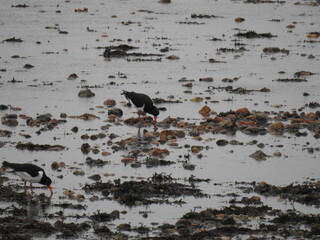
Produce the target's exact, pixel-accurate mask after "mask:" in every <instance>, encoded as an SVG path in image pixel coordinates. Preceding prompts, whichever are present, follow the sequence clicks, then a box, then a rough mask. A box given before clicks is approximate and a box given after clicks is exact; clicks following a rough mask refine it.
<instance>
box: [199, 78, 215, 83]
mask: <svg viewBox="0 0 320 240" xmlns="http://www.w3.org/2000/svg"><path fill="white" fill-rule="evenodd" d="M199 81H200V82H213V78H212V77H205V78H199Z"/></svg>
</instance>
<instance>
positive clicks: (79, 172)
mask: <svg viewBox="0 0 320 240" xmlns="http://www.w3.org/2000/svg"><path fill="white" fill-rule="evenodd" d="M73 174H74V175H76V176H84V175H85V172H84V171H82V170H76V171H74V172H73Z"/></svg>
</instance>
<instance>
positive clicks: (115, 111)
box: [108, 108, 123, 117]
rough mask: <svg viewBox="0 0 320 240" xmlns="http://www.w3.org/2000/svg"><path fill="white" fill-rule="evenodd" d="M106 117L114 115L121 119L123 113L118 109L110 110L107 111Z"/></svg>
mask: <svg viewBox="0 0 320 240" xmlns="http://www.w3.org/2000/svg"><path fill="white" fill-rule="evenodd" d="M108 115H109V116H110V115H115V116H117V117H122V115H123V111H122V110H121V109H120V108H112V109H109V110H108Z"/></svg>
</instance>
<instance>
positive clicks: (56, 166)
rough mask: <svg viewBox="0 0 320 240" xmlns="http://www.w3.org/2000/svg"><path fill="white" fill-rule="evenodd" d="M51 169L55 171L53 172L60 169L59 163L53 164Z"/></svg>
mask: <svg viewBox="0 0 320 240" xmlns="http://www.w3.org/2000/svg"><path fill="white" fill-rule="evenodd" d="M51 169H53V170H57V169H59V163H58V162H53V163H51Z"/></svg>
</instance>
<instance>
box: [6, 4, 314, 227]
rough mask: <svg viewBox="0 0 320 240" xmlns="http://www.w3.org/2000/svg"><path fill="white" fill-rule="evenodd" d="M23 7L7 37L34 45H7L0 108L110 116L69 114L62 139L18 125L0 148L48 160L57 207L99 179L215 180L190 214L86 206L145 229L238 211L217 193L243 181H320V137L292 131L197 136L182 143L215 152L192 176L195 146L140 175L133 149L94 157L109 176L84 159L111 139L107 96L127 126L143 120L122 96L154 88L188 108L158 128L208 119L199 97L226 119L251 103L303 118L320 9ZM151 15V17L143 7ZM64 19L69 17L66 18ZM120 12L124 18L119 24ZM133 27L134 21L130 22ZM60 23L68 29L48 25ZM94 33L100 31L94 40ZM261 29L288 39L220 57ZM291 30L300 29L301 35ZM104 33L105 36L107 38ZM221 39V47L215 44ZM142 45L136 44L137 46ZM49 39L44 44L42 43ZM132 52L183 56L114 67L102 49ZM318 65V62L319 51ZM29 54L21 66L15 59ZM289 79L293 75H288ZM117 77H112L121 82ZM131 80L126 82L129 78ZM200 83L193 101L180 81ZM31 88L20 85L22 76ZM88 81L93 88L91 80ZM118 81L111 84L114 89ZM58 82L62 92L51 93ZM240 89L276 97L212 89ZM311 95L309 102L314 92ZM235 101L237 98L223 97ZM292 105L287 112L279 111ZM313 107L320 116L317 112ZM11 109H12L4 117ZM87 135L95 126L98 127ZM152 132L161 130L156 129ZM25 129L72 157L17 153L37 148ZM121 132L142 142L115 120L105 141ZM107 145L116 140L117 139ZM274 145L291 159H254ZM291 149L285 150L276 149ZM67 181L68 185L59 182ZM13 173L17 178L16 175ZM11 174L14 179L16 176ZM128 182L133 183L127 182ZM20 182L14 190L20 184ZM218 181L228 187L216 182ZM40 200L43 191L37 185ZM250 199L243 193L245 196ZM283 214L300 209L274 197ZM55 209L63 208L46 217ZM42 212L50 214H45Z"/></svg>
mask: <svg viewBox="0 0 320 240" xmlns="http://www.w3.org/2000/svg"><path fill="white" fill-rule="evenodd" d="M17 4H20V2H19V1H3V3H2V6H1V9H0V30H1V39H0V40H5V39H8V38H12V37H16V38H21V39H22V40H23V42H22V43H10V42H1V43H0V54H1V55H0V57H1V58H0V66H1V67H0V68H1V69H6V71H3V72H1V73H0V76H1V78H0V91H1V94H0V103H1V104H6V105H12V106H14V107H20V108H22V110H21V111H19V112H17V113H18V114H26V115H28V116H31V117H36V115H37V114H42V113H51V114H52V115H53V117H54V118H60V117H59V116H60V113H67V114H68V115H81V114H83V113H87V112H88V113H93V114H95V115H97V116H99V117H100V119H99V120H92V121H88V122H85V121H83V120H78V119H70V118H67V123H66V124H62V125H59V126H58V127H57V128H55V129H54V130H53V131H48V132H42V133H41V134H40V135H39V136H38V135H37V134H36V133H35V132H36V131H37V130H38V129H33V128H31V127H28V126H26V125H25V124H24V122H23V121H22V120H19V126H17V127H14V128H11V127H6V126H4V125H2V126H1V129H2V130H5V129H7V130H10V131H13V132H14V134H13V136H12V137H11V138H9V139H0V140H1V141H7V144H6V146H5V147H3V148H1V160H7V161H15V162H31V161H33V160H34V159H37V160H38V161H37V163H38V164H39V165H40V164H44V165H45V169H46V170H47V172H48V175H50V176H52V178H53V179H54V184H53V186H54V191H55V194H54V196H53V198H52V202H63V201H68V200H67V199H61V197H62V196H63V190H64V189H71V190H73V191H75V192H76V193H83V190H81V188H82V187H83V186H84V185H85V183H86V182H89V183H92V182H93V181H92V180H90V179H88V178H87V177H88V176H91V175H93V174H95V173H99V174H101V175H102V174H103V173H113V174H114V175H115V176H114V177H104V176H102V181H107V180H113V179H118V178H122V180H123V181H125V180H129V179H130V178H131V177H132V178H133V179H135V178H136V177H146V178H147V177H150V176H152V175H153V174H154V173H155V172H156V173H161V172H164V173H166V174H172V176H173V177H174V178H178V179H180V180H183V179H185V178H189V177H190V176H191V175H194V176H196V177H200V178H203V179H206V178H209V179H211V181H210V182H209V183H201V184H199V185H198V186H199V187H200V188H201V189H202V190H203V192H205V193H207V194H209V195H211V198H204V199H194V198H191V197H188V198H185V199H184V201H186V202H187V204H185V205H182V206H174V205H172V206H170V205H168V206H167V205H160V206H158V205H151V206H148V207H144V206H139V207H133V208H127V207H124V206H120V205H119V204H118V203H116V202H114V201H97V202H94V203H92V202H90V201H89V200H88V199H86V200H85V202H84V203H83V204H85V205H87V206H88V208H87V210H86V211H84V212H87V213H91V214H92V213H94V212H96V211H97V210H98V209H100V210H103V211H105V212H111V211H112V210H115V209H120V210H123V209H126V210H128V214H126V215H121V219H120V220H117V221H115V222H112V224H115V225H117V223H118V222H119V223H123V222H131V224H132V225H134V226H139V224H146V225H150V223H151V222H159V223H163V222H169V223H175V222H176V220H177V219H178V218H179V217H181V216H182V215H183V214H184V213H186V212H187V211H188V210H190V209H193V208H195V207H198V206H200V207H201V208H202V209H205V208H207V207H212V208H221V207H223V206H226V205H228V200H230V197H228V196H226V197H222V198H221V197H216V195H217V194H222V195H225V194H226V193H232V192H237V191H239V190H237V189H235V187H234V185H233V184H232V183H234V182H235V181H244V182H252V181H256V182H260V181H266V182H267V183H269V184H275V185H286V184H290V183H301V182H304V181H307V180H310V179H315V180H319V174H320V168H319V152H316V151H315V152H314V153H313V154H310V153H308V152H307V151H306V150H303V149H304V148H305V147H307V146H308V147H318V140H316V139H315V138H314V137H313V136H312V133H310V132H309V134H308V136H306V137H295V136H294V135H289V134H285V135H283V136H275V135H271V134H267V135H265V136H248V135H245V134H243V133H240V132H237V134H236V135H235V136H226V135H212V134H205V135H204V136H202V137H203V139H204V140H206V139H207V140H208V139H211V140H212V141H204V140H203V141H201V142H198V141H196V140H192V139H191V137H186V138H185V139H184V140H179V146H184V144H190V145H202V146H208V147H209V149H208V150H204V151H202V154H203V158H202V159H198V158H197V157H196V156H195V155H192V154H191V158H190V162H191V163H192V164H196V168H195V170H193V171H189V170H185V169H184V168H183V167H182V163H181V162H179V161H178V160H179V155H182V156H183V155H184V154H187V153H188V152H189V150H188V149H185V148H183V147H182V148H181V149H175V148H170V147H169V146H165V147H166V148H168V149H169V151H170V154H169V156H167V157H165V159H166V160H170V161H176V164H174V165H171V166H169V167H154V168H146V167H144V166H143V167H141V168H131V167H130V166H125V165H123V164H122V163H121V162H120V160H121V159H122V158H123V156H124V155H125V154H126V152H123V151H119V152H115V153H112V154H111V155H110V156H107V157H104V156H101V154H97V155H93V154H92V153H90V154H89V156H91V157H93V158H101V159H103V160H107V161H110V164H108V165H105V166H104V167H102V168H97V167H92V168H90V167H88V166H86V165H85V164H83V163H84V161H85V159H86V157H87V156H86V155H83V154H82V152H81V151H80V147H81V144H82V143H84V141H83V140H81V139H80V136H81V135H82V134H84V133H88V134H89V135H90V134H97V133H99V132H102V130H100V127H101V126H103V125H106V123H105V122H103V120H106V119H107V109H104V110H105V113H99V111H101V110H102V109H100V108H96V106H99V105H103V101H104V100H106V99H114V100H115V101H116V102H117V107H120V108H121V109H122V110H123V111H124V116H123V117H122V119H127V118H129V117H131V116H133V115H134V113H133V112H134V111H135V110H134V109H130V108H127V107H124V106H123V104H122V102H125V98H124V97H123V96H122V95H120V93H121V92H122V90H124V89H125V90H132V91H137V92H144V93H147V94H148V95H150V96H152V97H159V98H164V99H167V97H168V96H170V95H173V96H174V98H173V100H178V99H179V100H181V101H182V103H179V104H178V103H177V104H161V105H159V106H163V107H166V111H164V112H161V114H160V116H159V120H160V121H161V120H163V119H165V118H166V117H168V116H171V117H181V118H184V119H185V120H187V121H188V122H195V123H199V122H200V121H203V118H202V116H201V115H200V114H198V111H199V110H200V109H201V107H203V106H204V105H205V103H204V102H201V103H194V102H191V101H189V99H190V98H192V97H195V96H202V97H210V101H211V100H217V101H219V102H218V103H211V102H208V106H209V107H210V108H211V109H212V110H214V111H216V112H217V113H219V112H227V111H228V110H236V109H238V108H241V107H247V108H248V109H249V110H250V111H253V110H257V111H275V112H279V111H292V110H293V109H299V108H301V107H303V106H304V105H305V104H307V103H309V102H313V101H314V102H316V101H317V100H318V99H319V91H318V90H319V87H320V81H319V75H318V72H319V59H320V56H319V52H320V51H319V50H320V49H319V40H317V41H318V42H316V43H309V42H304V41H305V40H310V39H308V38H307V37H306V35H307V34H308V33H309V32H313V31H318V30H319V21H318V18H319V16H320V10H319V7H311V6H307V5H300V6H299V5H294V4H293V3H292V2H291V1H287V2H286V3H284V4H279V3H273V4H271V3H270V4H245V3H244V2H243V1H222V0H220V1H211V0H199V1H197V4H195V2H194V1H189V0H187V1H186V0H180V1H179V0H173V1H172V3H171V4H160V3H158V2H157V1H145V0H140V1H139V0H138V1H131V0H126V1H123V0H122V1H116V0H113V1H112V0H110V1H99V0H96V1H90V2H85V1H70V2H69V1H41V2H39V1H28V3H27V5H29V7H27V8H14V7H11V5H17ZM84 7H86V8H88V12H84V13H76V12H75V11H74V10H75V9H78V8H81V9H83V8H84ZM139 10H149V11H152V12H149V13H148V12H146V11H139ZM57 11H61V12H60V13H58V12H57ZM193 13H195V14H207V15H215V16H217V18H210V19H200V18H196V19H192V18H191V14H193ZM113 15H115V16H117V17H116V18H114V17H112V16H113ZM239 16H240V17H244V18H245V19H246V20H245V21H244V22H242V23H236V22H235V21H234V18H236V17H239ZM128 21H131V22H132V23H130V24H128V25H125V24H122V22H128ZM189 21H190V22H197V23H198V24H181V23H179V22H189ZM294 22H296V23H295V24H294V25H295V26H296V28H294V29H292V30H290V29H288V28H286V26H287V25H289V24H292V23H294ZM46 27H50V28H52V27H56V28H57V29H46ZM87 27H88V28H90V29H92V30H94V31H93V32H88V31H87ZM58 29H60V30H61V31H67V32H68V34H59V32H58ZM249 30H253V31H256V32H257V33H269V32H270V33H271V34H272V35H276V36H277V37H274V38H271V39H238V38H237V39H238V42H240V43H243V44H245V46H244V47H245V48H246V50H247V51H244V52H239V53H235V52H233V53H231V52H229V53H218V52H217V49H219V48H235V46H234V43H235V42H234V40H235V39H236V37H235V36H234V35H235V34H237V33H238V32H239V31H249ZM290 31H292V32H290ZM104 35H105V36H104ZM213 37H216V38H219V39H221V40H222V41H211V40H210V39H212V38H213ZM128 39H131V41H128ZM37 41H39V42H41V44H36V42H37ZM119 44H128V45H132V46H136V47H138V48H139V49H136V50H134V51H135V52H142V53H149V54H151V53H152V54H155V53H156V54H159V49H161V48H164V47H169V48H170V51H169V52H168V53H165V56H169V55H177V56H179V58H180V59H179V60H175V61H173V60H168V59H165V56H164V57H162V61H161V62H134V61H130V62H129V61H126V59H114V58H113V59H111V61H105V60H104V58H103V56H102V54H103V51H104V50H103V49H97V48H98V47H106V46H110V45H119ZM265 47H279V48H281V49H282V48H285V49H287V50H290V54H289V55H285V54H282V53H277V54H272V55H267V54H263V52H262V50H263V48H265ZM311 54H312V55H313V56H314V59H309V58H308V56H309V55H311ZM14 55H19V56H20V58H12V56H14ZM211 58H213V59H215V60H218V61H223V63H209V62H208V61H209V59H211ZM27 63H29V64H32V65H34V66H35V67H34V68H32V69H28V70H26V69H24V68H23V66H24V65H25V64H27ZM302 70H303V71H310V72H312V73H316V74H315V75H311V76H307V78H306V79H307V80H308V81H307V82H301V83H281V82H276V81H274V80H276V79H278V78H293V75H294V73H295V72H298V71H302ZM279 71H284V72H285V73H284V74H279V73H278V72H279ZM71 73H76V74H77V75H78V76H79V78H77V79H76V80H67V77H68V76H69V75H70V74H71ZM111 75H112V76H115V78H110V76H111ZM122 76H126V78H122ZM183 77H185V78H187V79H194V80H195V82H193V88H192V93H191V94H190V93H184V91H185V90H187V89H186V88H185V87H183V86H182V84H183V83H181V82H178V80H179V79H181V78H183ZM204 77H213V78H214V81H213V82H200V81H199V78H204ZM234 77H238V78H239V80H237V81H234V82H233V83H224V82H222V81H221V80H222V79H223V78H234ZM13 78H14V79H15V80H18V81H22V82H17V83H11V82H8V81H11V80H12V79H13ZM83 80H85V81H83ZM112 81H113V82H115V84H110V83H111V82H112ZM44 83H46V84H52V85H45V84H44ZM85 85H89V86H95V85H96V86H99V87H98V88H93V89H92V91H93V92H94V93H95V95H96V96H95V97H94V98H90V99H81V98H79V97H78V96H77V95H78V92H79V91H80V89H81V87H82V86H85ZM228 85H232V86H233V87H234V88H237V87H243V88H246V89H255V90H260V89H261V88H263V87H267V88H269V89H270V90H271V91H270V92H269V93H262V92H253V93H249V94H245V95H240V94H230V93H227V92H226V91H218V90H215V91H211V93H210V92H206V90H207V89H208V88H209V89H210V87H219V86H223V87H225V86H228ZM304 92H308V93H309V94H310V95H309V96H308V97H305V96H303V93H304ZM226 99H229V100H230V99H233V101H223V100H226ZM277 104H281V105H283V106H282V107H281V108H280V109H278V108H274V107H273V106H274V105H277ZM304 111H306V112H308V111H313V110H312V109H308V108H306V109H305V110H304ZM10 112H11V111H9V110H8V111H2V112H0V114H1V115H4V114H6V113H10ZM73 126H78V127H79V132H78V133H77V134H74V133H72V132H71V131H70V129H71V128H72V127H73ZM88 129H91V130H90V131H89V130H88ZM148 131H152V129H151V128H148ZM19 133H27V134H30V135H31V136H32V138H31V139H30V140H31V141H32V142H33V143H35V144H36V143H47V144H61V145H64V146H67V147H68V150H64V151H61V152H41V151H38V152H37V151H34V152H28V151H19V150H17V149H16V148H15V143H16V142H17V141H24V142H26V141H28V140H26V139H24V137H22V136H20V135H19ZM111 133H115V134H118V135H119V137H118V138H117V139H116V140H120V139H124V138H128V137H131V136H137V134H138V128H136V127H129V126H126V125H124V124H120V125H118V126H117V125H114V124H111V125H110V128H109V130H107V131H106V134H107V135H109V134H111ZM106 139H107V138H106ZM106 139H100V140H96V141H91V140H88V142H89V143H90V145H100V146H101V147H100V150H101V151H103V150H106V151H111V150H110V148H109V147H108V146H107V145H103V143H105V142H106V141H107V140H106ZM219 139H227V140H231V139H236V140H237V141H240V142H243V143H244V145H243V146H241V145H240V146H231V145H228V146H225V147H218V146H217V145H216V144H215V142H216V141H217V140H219ZM254 139H255V140H257V141H258V143H264V144H265V145H266V146H265V148H264V149H262V150H263V151H264V152H265V153H266V154H268V155H272V154H273V153H274V152H276V151H280V152H281V153H282V157H279V158H277V157H270V158H268V159H267V160H266V161H259V162H258V161H256V160H254V159H252V158H250V157H249V155H250V154H251V153H253V152H255V151H256V150H257V149H258V148H257V146H256V145H248V144H247V143H249V142H251V141H252V140H254ZM279 144H282V145H283V147H281V148H279V147H276V145H279ZM53 161H58V162H60V161H61V162H65V163H66V164H67V166H77V167H79V168H81V169H82V170H84V171H85V173H86V174H85V176H84V177H78V176H74V174H73V170H69V169H68V168H63V169H62V170H61V172H55V171H51V170H50V165H51V163H52V162H53ZM58 175H63V179H59V178H56V176H58ZM8 176H9V174H8ZM10 176H11V177H12V175H10ZM123 176H127V177H129V178H128V179H126V178H123ZM12 178H13V179H14V180H12V181H10V183H12V182H14V183H16V182H15V179H17V178H15V177H12ZM214 183H221V185H217V186H215V185H214ZM36 191H37V193H40V192H42V191H43V189H37V190H36ZM239 192H240V193H241V191H239ZM264 201H266V203H267V204H269V205H271V206H272V207H276V208H281V209H284V210H285V209H288V208H289V209H290V208H291V206H290V205H289V206H288V205H286V204H285V203H279V202H277V201H276V199H273V198H269V199H265V200H263V202H264ZM296 208H297V209H298V210H300V211H303V212H308V213H309V212H311V213H319V209H316V208H312V207H305V206H302V205H301V206H299V205H298V206H296ZM45 211H46V212H47V213H54V212H56V211H57V209H56V208H54V207H51V208H48V209H46V210H45ZM68 211H70V213H74V212H76V213H79V214H82V213H81V211H79V212H78V211H71V210H66V213H68ZM139 211H150V213H148V218H144V217H142V215H141V214H139ZM39 216H41V214H39Z"/></svg>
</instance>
